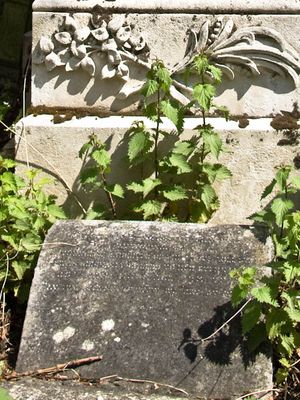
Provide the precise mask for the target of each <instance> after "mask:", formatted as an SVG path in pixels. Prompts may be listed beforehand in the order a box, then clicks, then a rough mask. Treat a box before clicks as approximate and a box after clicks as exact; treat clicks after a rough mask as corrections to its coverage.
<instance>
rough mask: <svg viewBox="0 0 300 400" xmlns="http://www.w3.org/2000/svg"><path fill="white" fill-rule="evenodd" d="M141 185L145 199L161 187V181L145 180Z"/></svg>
mask: <svg viewBox="0 0 300 400" xmlns="http://www.w3.org/2000/svg"><path fill="white" fill-rule="evenodd" d="M142 185H143V196H144V198H145V197H146V196H147V195H148V194H149V193H150V192H152V190H153V189H155V188H156V187H157V186H159V185H161V180H160V179H152V178H146V179H144V180H143V182H142Z"/></svg>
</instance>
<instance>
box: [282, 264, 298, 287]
mask: <svg viewBox="0 0 300 400" xmlns="http://www.w3.org/2000/svg"><path fill="white" fill-rule="evenodd" d="M282 272H283V274H284V277H285V281H286V282H287V283H290V282H291V281H292V280H294V279H295V278H296V277H297V276H300V263H299V262H298V261H286V262H285V263H284V264H283V268H282Z"/></svg>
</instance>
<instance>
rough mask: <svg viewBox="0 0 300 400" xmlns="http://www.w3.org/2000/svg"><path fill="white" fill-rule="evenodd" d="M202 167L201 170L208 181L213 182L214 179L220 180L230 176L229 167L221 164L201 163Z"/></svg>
mask: <svg viewBox="0 0 300 400" xmlns="http://www.w3.org/2000/svg"><path fill="white" fill-rule="evenodd" d="M202 169H203V172H204V173H205V174H206V175H207V177H208V180H209V182H210V183H214V182H215V181H222V180H224V179H228V178H230V177H231V176H232V174H231V172H230V171H229V169H228V168H227V167H225V166H224V165H222V164H209V163H204V164H203V165H202Z"/></svg>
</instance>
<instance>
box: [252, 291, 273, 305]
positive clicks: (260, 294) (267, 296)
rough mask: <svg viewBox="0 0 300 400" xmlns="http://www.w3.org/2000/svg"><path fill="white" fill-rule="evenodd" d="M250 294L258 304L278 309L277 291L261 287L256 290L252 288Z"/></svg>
mask: <svg viewBox="0 0 300 400" xmlns="http://www.w3.org/2000/svg"><path fill="white" fill-rule="evenodd" d="M251 294H252V296H253V297H254V298H255V299H256V300H257V301H259V302H260V303H267V304H270V305H272V306H274V307H279V304H278V302H277V299H276V298H277V294H278V289H277V290H274V288H271V287H269V286H262V287H258V288H253V289H252V290H251Z"/></svg>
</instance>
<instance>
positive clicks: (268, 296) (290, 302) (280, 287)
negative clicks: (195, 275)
mask: <svg viewBox="0 0 300 400" xmlns="http://www.w3.org/2000/svg"><path fill="white" fill-rule="evenodd" d="M290 174H291V167H289V166H284V167H281V168H279V169H278V171H277V173H276V176H275V178H274V179H273V181H272V182H271V183H270V185H268V186H267V187H266V189H265V190H264V192H263V194H262V197H261V199H265V198H266V197H267V196H269V195H270V194H271V193H275V194H276V197H275V198H274V199H273V200H272V201H271V202H270V204H269V205H268V206H267V207H266V208H265V209H263V210H262V211H260V212H258V213H256V214H254V215H252V216H251V217H250V218H251V219H253V220H254V221H256V222H257V223H263V224H264V225H265V226H267V228H268V231H269V234H270V236H271V237H272V239H273V243H274V247H275V256H274V259H273V261H272V262H271V263H270V264H269V265H268V266H269V267H270V270H271V273H270V275H267V276H262V277H260V278H259V276H258V271H257V268H255V267H248V268H244V269H236V270H233V271H231V274H230V275H231V277H232V279H233V280H234V281H235V282H236V286H235V287H234V289H233V291H232V303H233V305H234V306H239V305H240V304H241V303H242V302H243V301H245V300H246V299H247V298H248V299H251V301H250V302H249V303H248V304H247V305H246V307H245V308H244V310H243V313H242V329H243V333H244V334H247V335H248V337H249V347H250V350H255V349H256V348H257V347H258V346H259V345H260V343H262V342H263V341H265V340H269V341H271V343H272V345H273V349H274V355H275V356H276V358H278V359H279V364H280V367H279V368H278V370H277V374H276V380H277V383H283V382H285V381H286V379H287V378H288V377H289V376H290V377H292V375H293V374H295V375H296V374H297V372H296V371H297V370H296V369H294V367H296V363H295V360H297V359H298V360H299V355H300V211H299V209H298V210H297V209H296V207H295V204H294V202H293V200H292V198H293V196H294V195H295V194H296V193H298V194H299V190H300V176H299V175H298V176H294V177H293V178H290ZM296 362H297V361H296Z"/></svg>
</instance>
